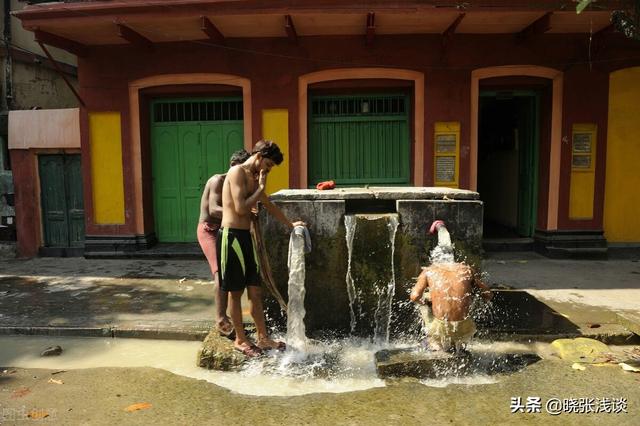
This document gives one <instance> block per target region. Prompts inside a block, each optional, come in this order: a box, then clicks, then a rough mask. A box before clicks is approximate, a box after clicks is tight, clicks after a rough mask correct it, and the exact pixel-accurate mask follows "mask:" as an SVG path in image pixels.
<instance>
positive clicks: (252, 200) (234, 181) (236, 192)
mask: <svg viewBox="0 0 640 426" xmlns="http://www.w3.org/2000/svg"><path fill="white" fill-rule="evenodd" d="M227 179H229V186H230V189H231V198H232V199H233V205H234V206H235V209H236V211H237V212H238V214H241V215H246V214H249V212H250V211H251V207H253V206H254V205H255V204H256V202H257V201H258V200H259V199H260V197H261V196H262V194H263V193H264V182H265V176H264V172H260V178H259V180H258V187H257V188H256V191H255V192H254V193H253V194H251V195H250V196H248V197H246V191H247V185H246V179H245V176H244V172H243V171H242V168H241V167H240V166H234V167H232V168H231V169H229V173H227Z"/></svg>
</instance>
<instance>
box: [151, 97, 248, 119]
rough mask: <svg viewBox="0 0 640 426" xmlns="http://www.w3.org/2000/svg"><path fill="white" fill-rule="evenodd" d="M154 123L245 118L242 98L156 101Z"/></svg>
mask: <svg viewBox="0 0 640 426" xmlns="http://www.w3.org/2000/svg"><path fill="white" fill-rule="evenodd" d="M152 114H153V115H152V117H153V122H154V123H173V122H194V121H239V120H242V119H243V111H242V100H235V99H234V100H229V99H225V100H207V101H194V100H190V101H171V102H155V103H154V104H153V112H152Z"/></svg>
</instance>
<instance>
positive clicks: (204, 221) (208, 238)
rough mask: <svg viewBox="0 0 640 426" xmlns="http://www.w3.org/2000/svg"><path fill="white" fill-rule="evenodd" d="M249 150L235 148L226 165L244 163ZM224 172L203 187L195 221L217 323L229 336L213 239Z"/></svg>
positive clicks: (230, 328)
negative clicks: (204, 258)
mask: <svg viewBox="0 0 640 426" xmlns="http://www.w3.org/2000/svg"><path fill="white" fill-rule="evenodd" d="M249 156H250V155H249V153H248V152H247V151H245V150H244V149H241V150H240V151H236V152H234V153H233V155H231V159H230V160H229V166H230V167H233V166H236V165H238V164H242V163H244V162H245V161H246V160H247V158H249ZM226 177H227V175H226V173H225V174H220V175H213V176H211V178H209V180H208V181H207V183H206V185H205V186H204V191H203V193H202V198H201V200H200V220H199V221H198V231H197V235H198V242H199V243H200V247H201V248H202V251H203V252H204V255H205V257H206V258H207V262H209V267H210V268H211V274H212V275H213V284H214V287H215V290H214V291H215V296H214V297H215V302H216V325H217V326H218V330H219V331H220V333H221V334H224V335H225V336H231V335H232V333H233V326H232V325H231V321H230V320H229V317H228V316H227V304H228V293H227V292H225V291H222V289H221V288H220V282H219V280H218V260H217V259H216V239H217V237H218V229H220V223H221V222H222V184H223V183H224V180H225V178H226Z"/></svg>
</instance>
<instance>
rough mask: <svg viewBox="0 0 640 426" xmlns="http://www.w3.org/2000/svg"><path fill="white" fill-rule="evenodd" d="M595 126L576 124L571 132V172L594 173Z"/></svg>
mask: <svg viewBox="0 0 640 426" xmlns="http://www.w3.org/2000/svg"><path fill="white" fill-rule="evenodd" d="M595 145H596V125H595V124H574V125H573V131H572V132H571V170H573V171H578V172H579V171H593V170H594V167H595V155H596V153H595Z"/></svg>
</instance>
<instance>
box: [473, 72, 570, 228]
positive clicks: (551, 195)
mask: <svg viewBox="0 0 640 426" xmlns="http://www.w3.org/2000/svg"><path fill="white" fill-rule="evenodd" d="M509 76H529V77H542V78H546V79H549V80H551V81H552V82H553V88H552V95H551V97H552V100H551V147H550V149H549V187H548V193H547V222H546V223H545V224H544V227H545V228H546V230H547V231H555V230H557V229H558V205H559V199H560V157H561V150H562V99H563V93H562V87H563V79H564V73H563V72H562V71H560V70H556V69H554V68H548V67H542V66H538V65H502V66H497V67H487V68H478V69H475V70H473V71H472V72H471V117H470V123H471V129H470V131H471V134H470V152H469V179H470V181H469V189H470V190H472V191H476V190H477V188H478V106H479V100H480V98H479V96H478V95H479V92H480V80H482V79H485V78H492V77H509Z"/></svg>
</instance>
